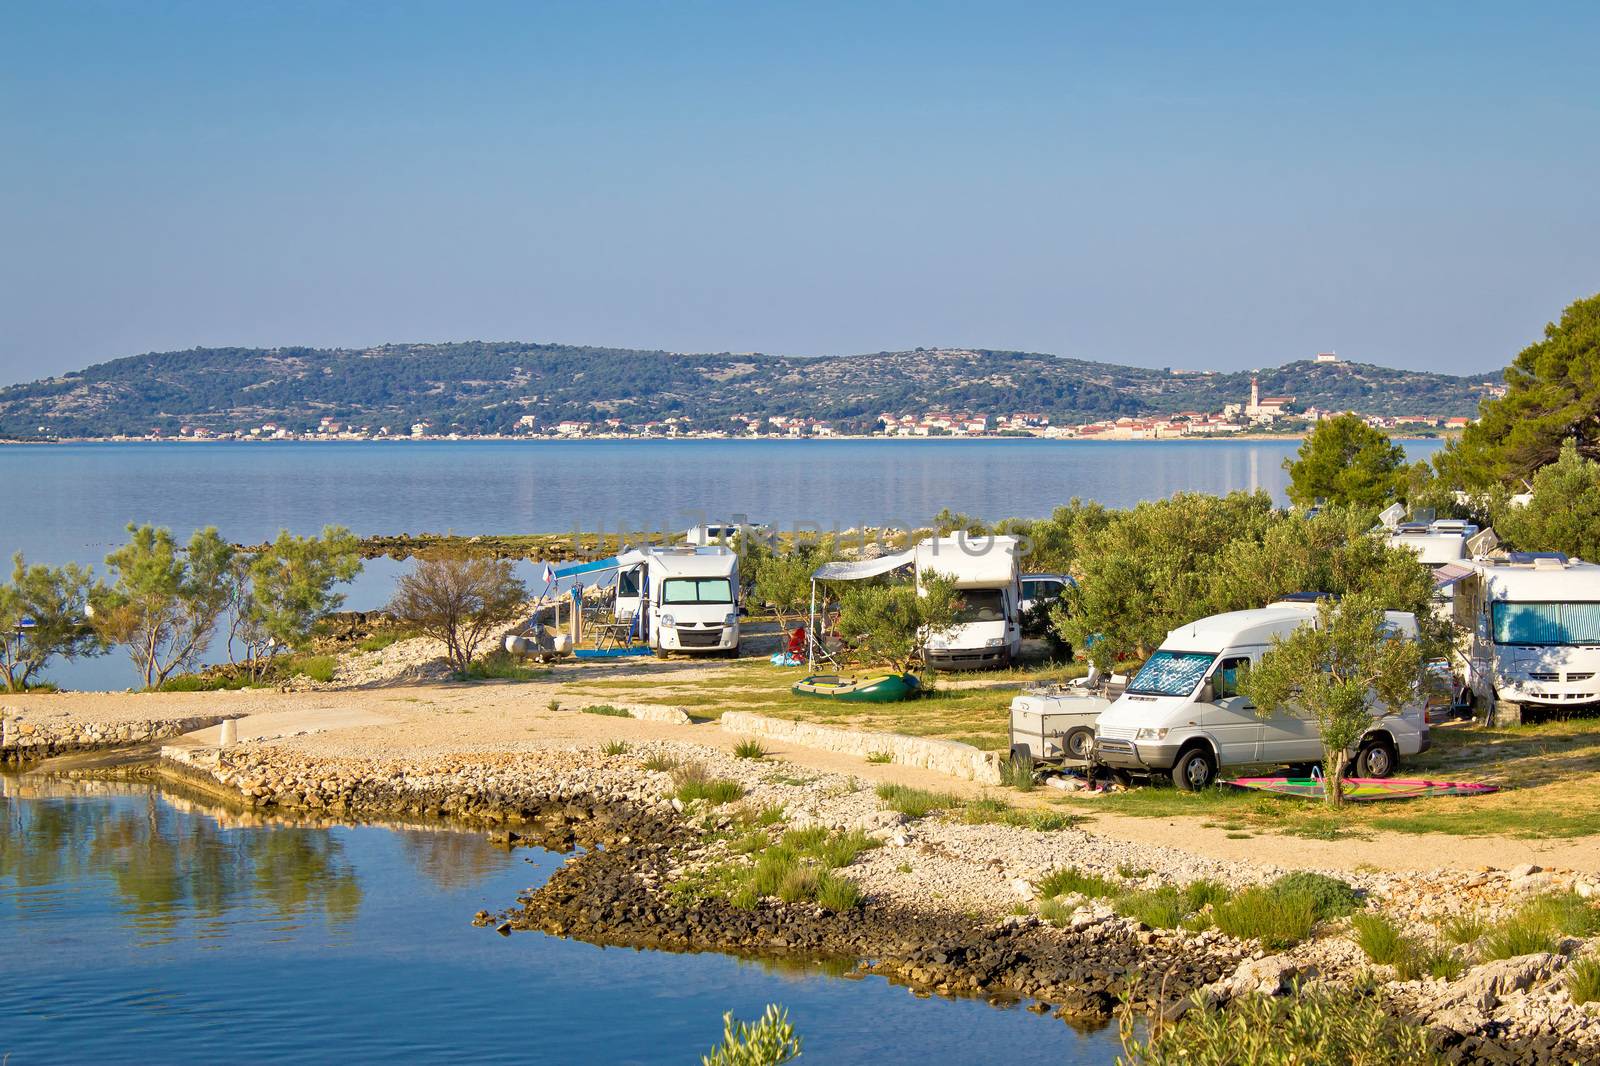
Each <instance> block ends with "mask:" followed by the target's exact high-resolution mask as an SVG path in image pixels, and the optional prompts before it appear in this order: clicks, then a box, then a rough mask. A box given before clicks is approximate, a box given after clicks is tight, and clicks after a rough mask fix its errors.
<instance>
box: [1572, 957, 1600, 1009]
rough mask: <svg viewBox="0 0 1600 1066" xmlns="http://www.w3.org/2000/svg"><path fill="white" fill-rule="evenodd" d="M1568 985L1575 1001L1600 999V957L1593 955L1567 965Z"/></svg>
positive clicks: (1586, 1001)
mask: <svg viewBox="0 0 1600 1066" xmlns="http://www.w3.org/2000/svg"><path fill="white" fill-rule="evenodd" d="M1566 985H1567V994H1568V995H1570V996H1571V997H1572V1002H1574V1003H1594V1002H1597V1001H1600V957H1596V956H1593V955H1591V956H1589V957H1588V958H1586V959H1579V960H1578V961H1576V962H1574V963H1573V964H1572V965H1571V966H1569V967H1567V980H1566Z"/></svg>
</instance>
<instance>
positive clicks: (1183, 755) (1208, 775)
mask: <svg viewBox="0 0 1600 1066" xmlns="http://www.w3.org/2000/svg"><path fill="white" fill-rule="evenodd" d="M1216 778H1217V757H1216V756H1215V755H1212V754H1211V749H1210V748H1208V747H1206V746H1205V744H1204V743H1197V744H1195V745H1194V746H1193V747H1189V748H1185V749H1184V750H1183V751H1181V752H1180V753H1179V754H1178V761H1177V762H1175V763H1173V764H1172V783H1173V784H1174V785H1176V786H1178V788H1180V789H1182V790H1183V791H1185V792H1200V791H1203V790H1204V789H1206V788H1207V787H1209V786H1210V784H1211V782H1213V781H1215V780H1216Z"/></svg>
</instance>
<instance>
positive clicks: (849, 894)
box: [675, 812, 878, 911]
mask: <svg viewBox="0 0 1600 1066" xmlns="http://www.w3.org/2000/svg"><path fill="white" fill-rule="evenodd" d="M763 813H764V812H763ZM753 817H754V818H756V819H759V818H760V814H756V815H753ZM875 847H878V842H877V841H876V840H873V839H872V838H871V837H869V836H867V835H866V834H865V833H863V832H861V831H860V830H850V831H849V832H844V833H835V832H830V831H829V830H828V829H826V828H823V827H820V826H817V827H812V828H809V829H792V830H790V831H789V832H787V833H784V834H783V836H782V837H781V838H780V839H778V840H777V841H775V842H774V841H773V840H772V839H771V838H770V837H769V836H768V835H767V833H765V832H763V831H761V830H758V829H751V830H749V831H748V832H746V833H745V834H744V835H742V836H740V837H739V838H737V839H735V840H734V841H733V842H732V843H731V844H730V847H729V850H730V851H732V852H733V853H734V854H735V855H743V856H747V858H746V859H745V860H744V861H743V862H740V861H739V860H733V861H731V862H729V863H723V864H718V865H715V866H712V867H710V868H708V869H706V870H705V871H703V872H701V873H700V874H699V875H698V877H697V879H696V880H693V881H692V882H690V883H687V884H685V885H682V886H680V887H679V888H678V889H675V892H676V893H677V894H679V895H682V896H690V897H692V896H693V895H695V894H706V893H710V894H715V895H720V896H723V897H724V898H727V899H728V900H730V901H731V902H732V903H733V904H734V905H735V906H738V907H743V908H746V909H748V908H753V907H755V906H756V905H757V904H758V903H759V902H760V901H761V900H762V899H763V898H767V897H777V898H778V899H780V900H782V901H783V902H785V903H800V902H813V903H817V904H819V905H820V906H823V907H826V908H827V909H829V910H832V911H847V910H851V909H853V908H855V907H856V906H858V905H859V904H860V902H861V888H860V886H859V885H857V884H856V883H855V882H854V881H851V880H850V879H849V878H847V877H844V876H842V875H841V874H838V873H837V872H836V871H837V870H839V869H840V868H842V867H845V866H848V865H850V863H852V862H854V861H855V859H856V856H858V855H860V854H861V853H862V852H863V851H867V850H870V849H872V848H875Z"/></svg>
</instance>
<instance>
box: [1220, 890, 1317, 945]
mask: <svg viewBox="0 0 1600 1066" xmlns="http://www.w3.org/2000/svg"><path fill="white" fill-rule="evenodd" d="M1212 918H1213V920H1214V921H1215V922H1216V923H1217V928H1218V929H1220V930H1222V931H1223V932H1224V933H1226V934H1228V935H1229V936H1231V937H1236V938H1238V939H1240V940H1259V941H1261V944H1262V946H1263V947H1266V948H1268V949H1271V950H1278V949H1281V948H1288V947H1293V946H1294V945H1296V944H1298V943H1300V942H1301V941H1302V940H1304V939H1305V938H1306V937H1308V936H1310V935H1311V930H1312V927H1314V926H1315V925H1316V924H1317V903H1316V900H1314V899H1313V898H1311V897H1310V896H1308V895H1306V894H1304V893H1283V892H1274V891H1273V890H1272V889H1270V888H1247V889H1245V890H1244V891H1243V892H1240V893H1239V894H1238V895H1236V896H1234V897H1233V898H1232V899H1231V900H1229V901H1228V902H1226V903H1223V904H1221V905H1220V906H1218V907H1217V908H1216V909H1215V910H1214V911H1213V912H1212Z"/></svg>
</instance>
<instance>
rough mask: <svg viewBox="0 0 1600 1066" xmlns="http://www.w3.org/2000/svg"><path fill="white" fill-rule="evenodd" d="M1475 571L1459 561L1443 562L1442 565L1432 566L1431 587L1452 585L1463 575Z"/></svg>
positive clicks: (1469, 575)
mask: <svg viewBox="0 0 1600 1066" xmlns="http://www.w3.org/2000/svg"><path fill="white" fill-rule="evenodd" d="M1475 573H1477V571H1476V570H1474V569H1472V567H1470V566H1462V565H1461V564H1460V563H1445V564H1444V565H1443V566H1440V567H1435V568H1434V571H1433V587H1434V588H1439V589H1442V588H1446V587H1448V586H1450V585H1454V584H1455V583H1456V582H1457V581H1460V580H1461V579H1462V578H1464V577H1471V576H1472V575H1473V574H1475Z"/></svg>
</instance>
